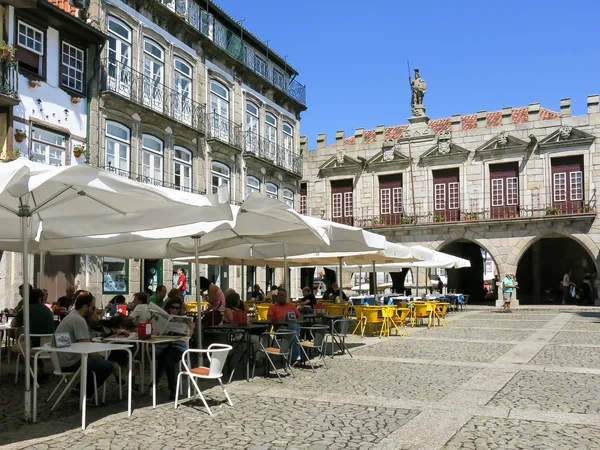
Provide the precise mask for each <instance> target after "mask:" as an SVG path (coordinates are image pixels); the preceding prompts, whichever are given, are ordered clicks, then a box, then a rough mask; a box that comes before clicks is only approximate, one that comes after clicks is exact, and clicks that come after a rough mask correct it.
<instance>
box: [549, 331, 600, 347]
mask: <svg viewBox="0 0 600 450" xmlns="http://www.w3.org/2000/svg"><path fill="white" fill-rule="evenodd" d="M550 343H551V344H575V345H598V346H600V330H599V331H598V332H594V331H561V332H560V333H557V334H556V336H554V339H552V340H551V341H550Z"/></svg>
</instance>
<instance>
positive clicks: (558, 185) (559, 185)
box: [554, 172, 567, 202]
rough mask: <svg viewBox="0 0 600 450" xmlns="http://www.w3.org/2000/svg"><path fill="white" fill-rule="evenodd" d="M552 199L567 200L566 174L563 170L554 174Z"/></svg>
mask: <svg viewBox="0 0 600 450" xmlns="http://www.w3.org/2000/svg"><path fill="white" fill-rule="evenodd" d="M554 201H555V202H565V201H567V174H566V173H565V172H560V173H555V174H554Z"/></svg>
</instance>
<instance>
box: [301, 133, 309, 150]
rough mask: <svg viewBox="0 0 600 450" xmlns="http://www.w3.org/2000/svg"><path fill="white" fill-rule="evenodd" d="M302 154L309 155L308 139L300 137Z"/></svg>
mask: <svg viewBox="0 0 600 450" xmlns="http://www.w3.org/2000/svg"><path fill="white" fill-rule="evenodd" d="M300 153H308V137H306V136H300Z"/></svg>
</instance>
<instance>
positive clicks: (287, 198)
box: [282, 189, 294, 208]
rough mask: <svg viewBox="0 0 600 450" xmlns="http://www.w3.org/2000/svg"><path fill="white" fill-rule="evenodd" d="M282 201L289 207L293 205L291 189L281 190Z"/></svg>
mask: <svg viewBox="0 0 600 450" xmlns="http://www.w3.org/2000/svg"><path fill="white" fill-rule="evenodd" d="M282 194H283V203H285V204H286V205H288V206H289V207H290V208H293V207H294V192H293V191H292V190H291V189H284V190H283V192H282Z"/></svg>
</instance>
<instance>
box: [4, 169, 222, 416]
mask: <svg viewBox="0 0 600 450" xmlns="http://www.w3.org/2000/svg"><path fill="white" fill-rule="evenodd" d="M230 214H231V213H230V210H229V208H224V207H220V206H219V205H218V200H216V198H213V199H211V198H209V197H206V196H200V195H195V194H186V193H183V192H177V191H173V190H170V189H164V188H160V187H155V186H150V185H144V184H140V183H136V182H133V181H130V180H127V179H125V178H122V177H119V176H116V175H113V174H110V173H108V172H106V171H103V170H101V169H98V168H95V167H90V166H87V165H77V166H67V167H53V166H48V165H45V164H39V163H35V162H32V161H29V160H28V159H26V158H20V159H18V160H16V161H12V162H9V163H2V164H0V224H1V225H2V226H1V227H0V245H1V243H2V241H3V240H5V242H6V243H7V244H10V245H7V246H6V247H5V248H9V247H11V246H12V244H14V242H15V241H16V240H18V239H21V240H22V248H21V249H20V250H21V252H22V253H23V310H24V315H23V322H24V330H25V344H26V345H25V373H29V368H30V354H31V348H30V347H31V345H30V339H29V335H30V326H29V283H28V280H29V264H28V259H29V243H30V241H31V240H33V239H34V237H36V238H37V239H38V240H39V239H41V240H42V241H43V240H44V239H45V238H50V239H52V238H60V237H65V236H70V237H78V236H86V235H90V234H100V233H114V232H130V231H137V230H140V229H141V230H144V229H152V228H156V227H157V226H158V227H160V226H172V225H179V224H183V223H190V222H194V221H197V220H198V218H199V217H202V216H203V215H206V219H207V220H218V219H231V215H230ZM17 230H18V231H17ZM30 381H31V380H30V377H29V376H26V377H25V418H26V420H30V419H31V383H30Z"/></svg>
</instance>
